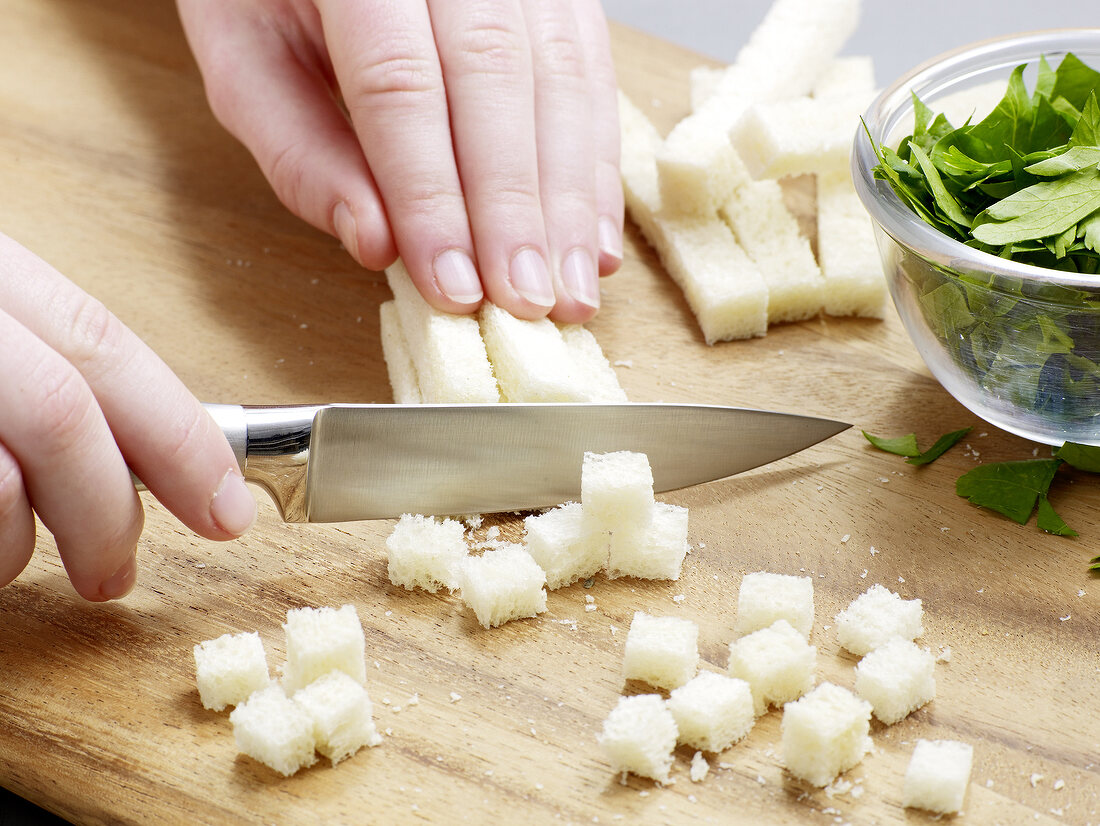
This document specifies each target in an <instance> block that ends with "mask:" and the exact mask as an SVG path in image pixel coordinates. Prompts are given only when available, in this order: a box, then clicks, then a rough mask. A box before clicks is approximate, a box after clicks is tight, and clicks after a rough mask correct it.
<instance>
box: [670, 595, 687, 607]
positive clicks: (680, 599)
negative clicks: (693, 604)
mask: <svg viewBox="0 0 1100 826" xmlns="http://www.w3.org/2000/svg"><path fill="white" fill-rule="evenodd" d="M685 599H687V597H685V596H684V595H683V594H677V595H676V596H674V597H673V598H672V601H673V602H675V603H676V604H677V605H679V604H680V603H682V602H683V601H684V600H685Z"/></svg>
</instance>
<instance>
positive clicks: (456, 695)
mask: <svg viewBox="0 0 1100 826" xmlns="http://www.w3.org/2000/svg"><path fill="white" fill-rule="evenodd" d="M461 699H462V695H461V694H459V693H458V692H456V691H452V692H451V702H452V703H457V702H458V701H459V700H461Z"/></svg>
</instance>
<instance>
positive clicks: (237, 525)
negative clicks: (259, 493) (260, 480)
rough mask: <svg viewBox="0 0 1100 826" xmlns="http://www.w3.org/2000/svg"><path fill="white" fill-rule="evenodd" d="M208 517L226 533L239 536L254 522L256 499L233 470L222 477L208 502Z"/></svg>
mask: <svg viewBox="0 0 1100 826" xmlns="http://www.w3.org/2000/svg"><path fill="white" fill-rule="evenodd" d="M210 516H211V518H212V519H213V520H214V521H215V522H217V523H218V527H219V528H221V529H222V530H223V531H225V532H226V533H231V534H233V535H234V536H240V535H241V534H243V533H244V532H245V531H247V530H248V529H249V528H251V527H252V523H253V522H255V521H256V499H255V498H254V497H253V496H252V491H250V490H249V489H248V485H246V484H245V483H244V479H242V478H241V476H240V474H239V473H237V471H235V470H229V471H227V472H226V474H225V476H223V477H222V482H221V484H220V485H218V490H217V492H215V494H214V498H213V499H212V500H211V501H210Z"/></svg>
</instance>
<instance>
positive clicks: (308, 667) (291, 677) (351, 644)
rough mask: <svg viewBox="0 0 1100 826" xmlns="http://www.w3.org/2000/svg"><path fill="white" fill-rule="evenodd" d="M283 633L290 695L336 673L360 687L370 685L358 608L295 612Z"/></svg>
mask: <svg viewBox="0 0 1100 826" xmlns="http://www.w3.org/2000/svg"><path fill="white" fill-rule="evenodd" d="M283 630H284V631H285V632H286V668H285V669H284V671H283V687H284V688H285V689H286V691H287V692H288V693H289V694H294V692H296V691H298V689H300V688H304V687H305V686H307V685H309V684H310V683H311V682H313V681H314V680H316V679H317V678H318V677H320V676H322V675H324V674H327V673H328V672H329V671H333V670H336V669H338V670H340V671H343V672H344V673H346V674H347V675H348V676H349V677H352V678H353V679H355V680H356V681H357V682H359V683H365V682H366V681H367V664H366V651H365V647H366V644H365V641H364V639H363V625H362V623H360V622H359V614H358V613H356V610H355V606H354V605H344V606H343V607H341V608H339V609H336V608H329V607H323V608H309V607H306V608H292V609H290V610H289V611H287V612H286V622H285V623H284V624H283Z"/></svg>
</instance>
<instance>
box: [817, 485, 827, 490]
mask: <svg viewBox="0 0 1100 826" xmlns="http://www.w3.org/2000/svg"><path fill="white" fill-rule="evenodd" d="M817 489H818V490H825V486H824V485H818V486H817Z"/></svg>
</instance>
